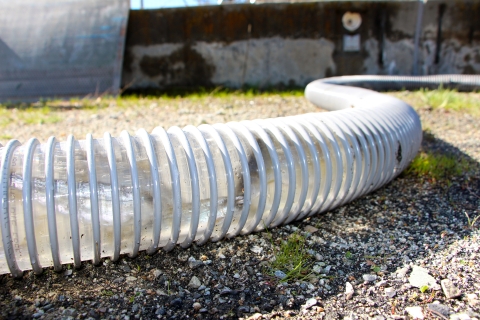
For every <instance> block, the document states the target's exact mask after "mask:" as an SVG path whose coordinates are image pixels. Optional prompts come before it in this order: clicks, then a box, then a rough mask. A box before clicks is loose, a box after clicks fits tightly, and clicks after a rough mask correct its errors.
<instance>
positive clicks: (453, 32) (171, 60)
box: [122, 0, 480, 89]
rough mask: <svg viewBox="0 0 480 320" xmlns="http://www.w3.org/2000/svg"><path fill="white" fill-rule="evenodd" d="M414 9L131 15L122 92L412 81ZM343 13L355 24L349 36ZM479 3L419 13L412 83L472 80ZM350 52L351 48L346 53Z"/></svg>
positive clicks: (329, 6) (359, 4) (239, 8)
mask: <svg viewBox="0 0 480 320" xmlns="http://www.w3.org/2000/svg"><path fill="white" fill-rule="evenodd" d="M418 6H419V3H418V1H356V2H355V1H352V2H350V1H349V2H345V1H331V2H323V1H322V2H314V3H312V2H310V3H294V4H288V3H275V4H261V5H229V6H209V7H195V8H177V9H160V10H145V11H132V12H131V14H130V22H129V26H128V30H127V40H126V51H125V59H124V67H123V80H122V82H123V85H128V86H129V87H131V88H134V89H141V88H161V89H162V88H169V87H184V86H218V85H222V86H229V87H239V86H242V85H253V86H260V87H267V86H285V85H296V86H303V85H305V84H306V83H308V82H309V81H311V80H313V79H315V78H322V77H326V76H337V75H349V74H393V75H395V74H412V72H413V63H414V59H413V55H414V35H415V24H416V20H417V12H418ZM346 12H352V13H358V14H359V15H360V16H361V20H362V21H361V25H360V27H359V28H358V29H356V30H354V31H349V30H347V29H346V28H345V27H344V25H343V22H342V17H343V16H344V14H345V13H346ZM478 16H480V1H476V0H433V1H428V2H427V3H426V4H425V8H424V14H423V23H422V26H421V29H420V30H421V34H420V35H419V36H420V42H419V48H418V51H419V52H418V55H419V57H418V69H419V73H420V74H439V73H480V19H477V18H476V17H478ZM352 45H353V46H352Z"/></svg>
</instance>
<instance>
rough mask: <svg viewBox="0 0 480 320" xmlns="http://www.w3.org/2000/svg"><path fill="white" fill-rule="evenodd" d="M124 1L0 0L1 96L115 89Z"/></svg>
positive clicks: (13, 97) (125, 16)
mask: <svg viewBox="0 0 480 320" xmlns="http://www.w3.org/2000/svg"><path fill="white" fill-rule="evenodd" d="M128 13H129V0H105V1H97V0H22V1H10V0H0V101H9V100H12V101H15V100H24V101H28V100H35V99H39V98H50V97H72V96H80V97H81V96H85V95H88V94H104V93H109V94H116V93H118V91H119V87H120V76H121V68H122V60H123V49H124V43H125V32H126V27H127V20H128Z"/></svg>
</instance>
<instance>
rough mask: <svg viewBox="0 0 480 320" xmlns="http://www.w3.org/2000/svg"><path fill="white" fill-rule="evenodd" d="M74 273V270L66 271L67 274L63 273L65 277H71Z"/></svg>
mask: <svg viewBox="0 0 480 320" xmlns="http://www.w3.org/2000/svg"><path fill="white" fill-rule="evenodd" d="M72 273H73V270H72V269H68V270H65V272H64V273H63V275H64V276H67V277H68V276H71V275H72Z"/></svg>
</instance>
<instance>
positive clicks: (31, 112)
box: [18, 107, 62, 124]
mask: <svg viewBox="0 0 480 320" xmlns="http://www.w3.org/2000/svg"><path fill="white" fill-rule="evenodd" d="M18 118H19V120H21V121H23V122H24V123H25V124H51V123H57V122H60V121H62V118H61V117H60V116H59V115H58V114H56V113H55V112H53V111H52V110H51V109H50V108H49V107H42V108H28V109H26V110H22V111H20V112H19V114H18Z"/></svg>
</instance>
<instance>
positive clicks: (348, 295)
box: [345, 282, 355, 300]
mask: <svg viewBox="0 0 480 320" xmlns="http://www.w3.org/2000/svg"><path fill="white" fill-rule="evenodd" d="M354 292H355V291H354V290H353V286H352V284H351V283H350V282H347V283H346V284H345V299H347V300H350V299H352V297H353V294H354Z"/></svg>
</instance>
